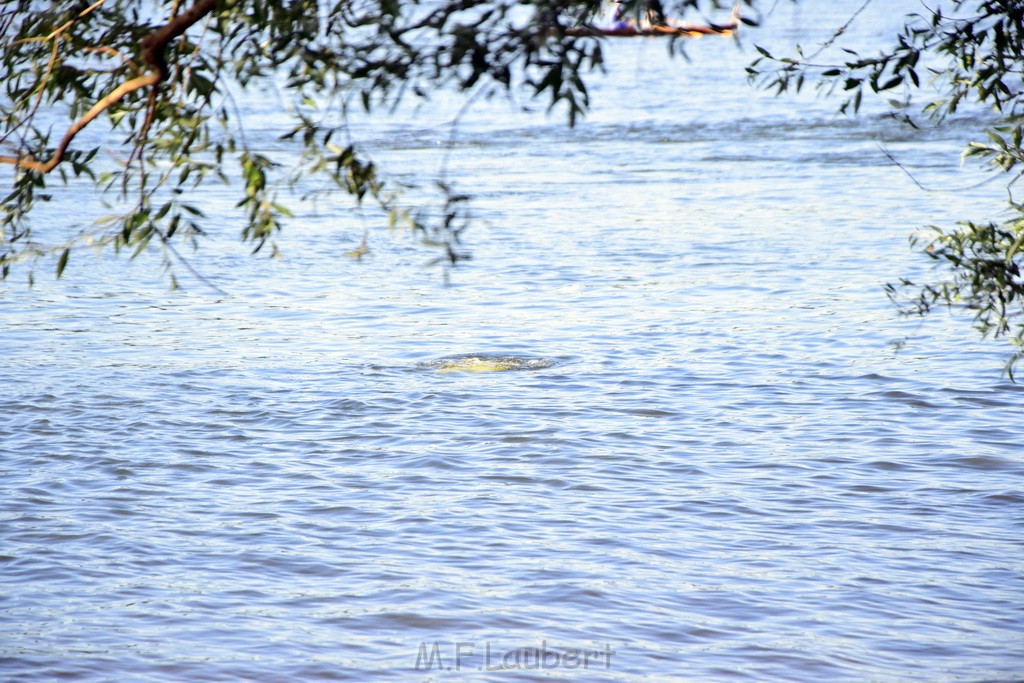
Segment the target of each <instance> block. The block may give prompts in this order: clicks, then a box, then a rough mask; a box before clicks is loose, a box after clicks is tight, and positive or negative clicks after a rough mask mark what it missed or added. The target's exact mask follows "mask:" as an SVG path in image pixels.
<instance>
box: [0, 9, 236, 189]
mask: <svg viewBox="0 0 1024 683" xmlns="http://www.w3.org/2000/svg"><path fill="white" fill-rule="evenodd" d="M96 4H97V5H98V4H99V3H96ZM216 6H217V0H197V2H196V3H195V4H194V5H192V7H190V8H189V9H188V10H187V11H186V12H184V13H182V14H180V15H178V16H176V17H174V19H172V20H171V21H169V22H167V23H166V24H164V25H163V26H161V27H160V28H158V29H157V30H155V31H153V32H152V33H150V34H149V35H147V36H146V37H145V38H143V39H142V61H143V63H144V64H146V65H148V66H149V67H150V69H151V71H150V72H149V73H148V74H145V75H144V76H138V77H136V78H133V79H131V80H129V81H125V82H124V83H122V84H121V85H119V86H117V87H116V88H114V89H113V90H111V91H110V92H109V93H107V95H106V96H105V97H104V98H103V99H101V100H100V101H99V102H97V103H96V104H94V105H93V106H92V108H91V109H89V111H88V112H86V113H85V115H84V116H83V117H82V118H80V119H78V120H77V121H75V123H73V124H72V125H71V127H70V128H68V131H67V133H65V134H64V138H63V139H62V140H61V141H60V144H59V145H57V149H56V150H54V152H53V156H51V157H50V158H49V159H48V160H47V161H39V160H38V159H36V158H35V157H33V156H32V155H30V154H26V155H24V156H21V157H10V156H0V163H5V164H13V165H15V166H17V167H18V168H25V169H28V170H30V171H36V172H37V173H49V172H50V171H52V170H53V169H54V168H56V166H57V164H59V163H60V162H61V161H63V160H64V156H65V154H67V150H68V146H69V145H70V144H71V141H72V140H74V139H75V136H76V135H78V133H79V132H81V130H82V129H83V128H85V127H86V126H88V125H89V124H90V123H92V121H93V120H94V119H95V118H96V117H97V116H99V115H100V114H102V113H103V112H104V111H106V110H107V109H109V108H110V107H111V106H112V105H114V104H116V103H117V102H119V101H120V100H121V99H122V98H123V97H125V95H128V94H129V93H133V92H135V91H136V90H141V89H143V88H149V87H155V86H157V85H159V84H160V83H162V82H164V80H166V79H167V57H166V55H165V54H164V53H165V52H166V50H167V45H168V43H170V42H171V41H172V40H174V39H175V38H177V37H178V36H180V35H182V34H183V33H185V31H187V30H188V29H189V28H190V27H192V26H193V25H194V24H195V23H196V22H198V21H199V20H200V19H202V18H203V17H205V16H206V15H208V14H209V13H210V12H212V11H213V10H214V9H215V8H216Z"/></svg>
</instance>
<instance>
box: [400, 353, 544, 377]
mask: <svg viewBox="0 0 1024 683" xmlns="http://www.w3.org/2000/svg"><path fill="white" fill-rule="evenodd" d="M554 364H555V363H554V361H553V360H551V359H548V358H538V357H536V356H526V355H517V354H504V353H461V354H457V355H454V356H445V357H443V358H438V359H437V360H432V361H427V362H425V363H420V366H421V367H426V368H431V369H433V370H436V371H437V372H442V373H447V372H508V371H512V370H541V369H543V368H550V367H551V366H552V365H554Z"/></svg>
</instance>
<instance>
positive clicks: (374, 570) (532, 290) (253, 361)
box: [0, 3, 1024, 681]
mask: <svg viewBox="0 0 1024 683" xmlns="http://www.w3.org/2000/svg"><path fill="white" fill-rule="evenodd" d="M808 4H809V3H808ZM832 4H833V5H835V7H837V8H838V7H839V6H841V5H842V4H843V3H832ZM781 5H786V6H785V7H781V6H780V9H778V10H777V11H778V15H777V16H776V17H775V18H774V20H775V21H776V22H777V26H778V30H777V32H776V33H774V34H772V33H770V32H768V31H767V30H762V32H761V33H759V34H756V38H755V37H748V38H747V39H746V41H745V48H743V51H738V50H737V48H736V46H735V45H734V44H733V43H732V42H730V41H726V40H715V39H706V40H702V41H699V42H697V43H695V44H694V45H693V46H692V47H691V48H690V56H691V58H692V60H693V61H692V62H691V63H686V62H684V61H681V60H674V61H673V60H669V59H667V58H666V57H665V54H664V45H663V44H660V43H658V42H657V41H651V40H640V41H625V42H621V43H614V44H610V45H609V46H608V47H609V50H608V52H609V55H608V56H609V59H610V61H611V62H612V66H613V69H612V72H611V73H610V74H609V75H608V76H607V77H605V78H601V79H598V81H596V82H595V85H594V92H593V96H594V100H595V102H594V104H595V112H594V114H593V115H592V116H591V117H589V118H588V119H587V120H586V121H584V122H583V123H582V124H580V125H579V126H577V127H576V128H575V129H569V128H566V127H565V126H564V125H562V124H561V122H560V121H559V120H557V119H556V118H554V117H551V118H545V117H544V116H543V115H534V116H526V115H518V114H515V113H514V112H512V111H511V109H512V107H509V106H508V105H505V104H501V103H497V102H484V103H481V104H480V105H479V107H477V108H476V109H474V110H472V111H470V112H469V114H467V115H466V116H465V117H464V120H463V122H462V124H461V125H460V127H459V128H458V129H457V131H456V132H455V139H456V141H457V143H456V145H455V147H454V149H453V150H452V154H451V158H450V159H449V161H448V164H449V173H450V174H452V178H453V180H455V181H456V182H458V184H459V186H460V187H461V188H463V189H466V190H468V191H471V192H473V193H475V195H476V199H475V203H474V207H475V208H474V211H475V214H476V217H477V224H476V226H475V227H474V228H473V229H472V230H471V232H470V233H469V234H468V238H467V245H466V246H467V248H469V249H471V250H472V251H473V254H474V259H473V260H472V261H469V262H467V263H465V264H462V265H460V266H459V267H458V268H457V269H455V270H454V271H452V272H450V273H449V274H448V275H447V277H446V276H445V275H444V273H443V272H442V271H440V270H439V269H437V268H436V267H425V266H423V263H424V262H425V261H426V260H427V259H428V258H429V257H430V255H429V254H427V253H426V252H424V251H423V250H422V249H421V248H420V247H418V246H416V245H415V243H414V242H413V241H412V240H411V239H403V238H401V237H395V236H389V235H387V234H386V233H385V232H384V231H380V232H378V231H376V230H375V229H374V228H376V226H377V222H376V221H377V219H376V218H374V217H372V216H369V217H359V216H353V215H352V213H351V212H350V211H347V210H346V209H345V208H344V206H345V205H344V204H343V203H341V202H340V201H339V202H338V203H337V205H335V204H331V203H330V202H328V201H325V202H322V203H320V204H319V205H317V206H310V207H308V210H307V209H305V208H303V209H302V210H300V211H298V213H297V216H296V218H295V220H294V221H293V222H292V224H291V225H290V226H289V228H288V231H287V232H286V233H285V234H284V235H283V236H282V239H281V248H282V251H283V253H284V255H285V258H283V259H281V260H275V261H268V260H264V259H259V258H255V259H253V258H249V257H247V256H246V255H245V252H244V250H243V249H242V248H239V247H237V246H236V245H234V244H233V240H234V237H235V235H236V234H237V226H236V225H234V224H233V223H232V221H233V220H234V219H233V218H232V215H231V213H230V212H229V211H228V210H227V207H229V206H230V203H231V202H233V200H232V199H231V198H230V197H228V196H227V195H225V196H224V197H223V198H221V197H218V196H216V195H211V196H210V197H209V198H204V199H203V201H204V202H206V204H204V205H205V206H206V207H207V208H208V210H209V211H208V212H209V213H210V214H211V217H212V218H211V219H212V220H213V221H214V223H215V224H218V223H217V222H218V221H219V225H220V227H221V228H222V230H223V236H222V237H219V236H217V235H214V237H213V238H212V239H211V241H210V243H209V244H207V245H206V248H205V250H204V251H203V252H202V254H201V256H200V257H198V258H196V259H195V264H196V265H197V267H198V268H199V269H200V270H201V271H202V272H203V273H204V275H206V276H207V277H208V278H209V279H210V280H211V281H213V282H216V283H217V285H218V286H219V287H221V288H222V289H223V290H224V291H225V292H226V293H225V294H218V293H216V292H214V291H212V290H211V289H210V288H208V287H205V286H203V285H202V284H200V283H198V282H197V281H195V280H194V279H193V278H191V277H190V275H189V274H188V273H187V272H183V273H179V278H180V279H181V280H182V282H183V284H184V285H185V290H184V291H179V292H167V291H166V281H165V280H163V279H161V277H160V275H159V272H158V271H157V265H158V264H157V263H156V261H155V259H154V260H147V259H146V258H142V259H140V260H138V261H135V262H130V263H129V262H125V261H124V260H116V259H113V258H107V257H95V258H94V257H92V256H90V255H88V254H83V255H80V257H78V258H77V259H73V260H72V262H71V265H70V266H69V269H68V271H67V273H66V275H65V278H64V279H63V280H61V281H59V282H54V281H53V280H52V279H51V278H49V277H44V276H42V274H40V275H39V276H37V284H36V286H35V287H34V288H33V289H26V288H25V287H24V286H23V284H22V283H21V281H15V282H9V283H7V284H5V285H3V286H2V289H0V315H2V319H3V332H2V339H3V342H4V351H3V353H2V354H0V381H2V393H0V452H2V460H0V466H2V480H0V481H2V494H0V495H2V497H0V506H2V515H3V516H2V520H3V522H2V530H3V534H2V545H0V596H2V597H0V678H3V679H4V680H12V681H15V680H17V681H38V680H52V679H62V680H87V681H106V680H109V681H130V680H142V681H221V680H251V681H316V680H351V681H371V680H372V681H397V680H414V681H432V680H442V679H443V680H453V681H454V680H516V681H533V680H580V681H598V680H607V681H640V680H651V681H660V680H680V681H719V680H721V681H729V680H757V681H779V680H795V681H825V680H850V681H868V680H871V681H907V680H920V681H987V680H1011V679H1024V654H1022V653H1024V635H1022V634H1024V613H1022V609H1021V608H1022V604H1024V581H1022V579H1024V577H1022V568H1024V547H1022V540H1021V539H1022V538H1024V512H1022V510H1024V508H1022V503H1024V492H1022V483H1024V456H1022V449H1021V446H1020V435H1021V429H1020V428H1021V426H1022V418H1021V407H1022V406H1024V387H1022V386H1021V385H1014V384H1012V383H1010V382H1008V381H1007V380H1006V379H1005V378H1003V377H1002V376H1001V375H1000V370H1001V367H1002V361H1003V356H1002V354H1003V352H1004V349H1003V348H1002V347H1000V346H998V345H991V344H986V345H983V344H980V343H978V342H976V340H975V337H974V336H973V333H972V332H971V330H970V329H969V325H968V324H967V321H965V320H962V319H948V318H946V317H944V316H943V315H941V314H940V315H938V316H936V317H935V319H934V320H929V321H926V322H925V323H923V324H922V323H920V322H918V321H906V320H899V319H897V318H895V317H894V315H893V311H892V309H891V307H890V305H889V304H888V302H887V301H886V299H885V296H884V293H883V291H882V286H883V285H884V283H886V282H888V281H893V280H895V279H897V278H898V277H900V276H904V275H920V274H921V273H922V269H923V267H924V266H926V265H927V264H923V263H921V262H920V261H919V260H918V259H917V258H916V257H914V256H913V255H912V254H911V253H910V251H909V250H908V248H907V245H906V237H907V235H908V234H909V233H910V232H911V230H913V229H914V228H916V227H917V226H920V225H923V224H926V223H946V224H948V223H949V222H951V221H952V220H955V219H958V218H967V217H974V218H984V217H986V216H991V215H994V213H995V212H997V211H998V210H999V206H1000V201H1001V199H1002V196H1001V191H1000V189H999V187H998V183H996V184H994V185H992V186H982V187H980V188H974V189H966V188H969V187H970V186H971V185H973V184H974V183H975V182H976V181H977V180H978V175H976V174H974V173H972V172H971V171H970V170H968V169H961V168H960V167H959V160H958V157H957V154H958V150H959V148H960V147H961V145H962V144H963V143H964V142H965V140H966V139H968V137H969V136H970V134H971V132H972V131H973V130H974V129H975V128H976V127H977V126H978V121H970V120H968V121H962V122H953V123H952V124H951V125H950V126H948V127H946V128H944V129H942V130H940V131H935V130H925V131H922V132H920V133H913V132H908V131H907V130H905V129H902V128H900V127H899V126H898V125H897V124H896V123H894V122H892V121H891V120H890V119H887V118H885V117H884V116H883V115H881V114H880V113H873V112H872V110H871V107H868V111H866V112H865V114H864V115H863V116H862V117H860V118H857V119H846V118H841V117H837V116H836V115H835V114H834V109H835V106H836V102H835V101H834V100H828V101H822V100H817V99H815V98H813V97H801V98H790V99H774V98H772V97H770V96H769V95H766V94H764V93H759V92H757V91H755V90H753V89H751V88H749V87H748V86H747V85H746V83H745V81H744V75H743V72H742V66H743V64H744V63H745V62H746V61H747V60H749V59H750V58H751V52H752V50H751V49H750V43H751V42H754V41H755V40H756V41H757V42H768V43H773V41H774V43H773V44H785V42H786V41H789V42H790V43H792V42H793V41H794V40H795V39H796V38H795V37H799V36H805V37H806V39H807V40H808V41H813V40H815V39H817V40H820V39H821V37H822V36H826V35H827V33H822V32H821V30H819V29H827V28H828V27H834V26H836V25H838V24H839V23H841V22H842V19H843V16H842V10H835V11H829V10H828V9H827V8H828V5H829V3H822V4H821V6H824V7H825V9H820V8H819V10H816V11H818V12H823V14H815V13H814V12H813V11H812V10H811V9H810V8H807V7H805V8H804V10H803V11H802V12H794V11H793V10H792V8H790V7H789V5H788V3H781ZM883 19H884V17H883V18H879V17H877V16H876V17H874V18H872V17H868V16H865V18H864V21H867V22H869V23H868V25H867V26H868V27H867V28H865V29H864V31H865V35H869V36H873V35H878V34H879V32H880V31H881V28H882V27H884V24H885V22H884V21H883ZM871 21H874V22H876V23H875V24H871V23H870V22H871ZM815 36H817V38H815ZM851 36H852V37H851V39H852V40H857V39H858V37H857V36H858V34H857V33H856V31H855V30H854V29H851ZM861 37H863V36H861ZM443 120H444V117H443V116H442V114H441V113H438V112H437V111H436V110H432V109H430V108H427V109H425V110H424V111H422V112H420V113H418V114H416V115H415V116H409V117H407V118H404V119H395V120H392V121H389V122H379V123H374V124H372V125H371V124H367V131H366V132H367V134H368V135H369V139H370V140H371V146H372V147H373V148H374V149H375V150H376V153H377V154H378V155H379V157H380V158H381V159H382V160H384V161H385V162H387V163H388V164H391V165H392V168H393V169H394V171H395V172H396V173H399V174H402V173H413V172H425V173H432V172H436V171H437V169H438V168H439V165H440V164H441V163H442V157H443V143H444V141H446V140H447V139H448V138H449V137H450V136H451V135H452V132H451V130H450V129H449V128H448V127H446V126H444V125H441V124H440V123H438V121H443ZM375 126H376V127H375ZM266 139H267V140H268V143H267V144H271V143H270V142H269V141H270V140H272V138H271V137H270V136H269V134H268V136H267V137H266ZM880 145H881V146H884V148H885V149H886V150H888V151H890V152H891V153H893V154H894V155H895V156H896V157H897V158H899V159H900V160H901V162H902V163H904V165H905V166H906V167H907V168H908V169H911V170H912V171H913V172H914V174H915V176H916V177H917V179H918V180H919V181H920V182H921V183H922V184H923V185H925V186H926V187H928V188H929V190H931V191H929V192H925V191H922V190H921V189H919V188H918V187H917V186H915V185H914V184H913V182H911V181H910V180H909V179H908V178H907V177H906V175H905V174H904V173H903V172H902V171H901V170H899V169H898V168H896V167H894V166H893V165H892V164H891V163H890V162H889V161H888V159H887V158H886V156H885V155H884V154H883V152H882V151H881V149H880ZM62 201H65V202H67V201H78V202H82V203H84V201H85V200H84V199H82V198H79V199H77V200H76V199H75V198H74V197H72V198H71V199H65V200H62ZM221 209H223V210H222V211H221ZM367 229H369V230H370V236H369V246H370V249H371V252H370V254H369V255H368V256H366V257H365V258H363V259H362V260H360V261H354V260H352V259H350V258H347V257H346V256H345V253H346V252H347V251H350V250H351V249H353V248H354V247H355V246H356V245H358V244H359V241H360V239H361V238H362V235H363V232H364V231H365V230H367ZM903 341H906V345H905V347H904V348H902V349H899V348H898V347H900V345H901V344H900V343H901V342H903ZM451 357H455V358H457V359H461V362H463V363H465V362H467V361H466V359H467V358H475V359H477V361H479V362H484V361H494V359H499V360H500V359H509V358H511V359H517V360H518V361H519V362H520V365H517V366H516V367H514V368H512V369H515V370H516V371H514V372H507V371H502V370H504V369H508V368H490V367H488V368H480V367H477V368H476V369H477V370H481V369H484V370H497V371H465V372H463V371H447V372H442V371H439V370H442V369H444V368H445V366H444V364H443V363H439V360H438V359H442V358H451ZM481 359H482V360H481ZM538 649H539V650H540V652H541V659H540V662H539V668H538V661H537V650H538ZM449 668H450V669H451V670H450V671H449V670H448V669H449Z"/></svg>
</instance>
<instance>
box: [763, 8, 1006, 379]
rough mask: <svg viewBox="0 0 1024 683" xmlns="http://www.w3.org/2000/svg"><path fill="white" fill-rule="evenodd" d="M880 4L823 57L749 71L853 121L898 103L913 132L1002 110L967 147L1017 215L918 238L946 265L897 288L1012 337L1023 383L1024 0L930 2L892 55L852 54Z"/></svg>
mask: <svg viewBox="0 0 1024 683" xmlns="http://www.w3.org/2000/svg"><path fill="white" fill-rule="evenodd" d="M868 4H871V0H868V1H867V2H864V3H862V4H859V5H851V17H850V22H847V24H845V25H843V26H841V27H839V28H838V29H837V30H836V32H835V34H834V35H833V36H832V39H831V40H828V41H827V42H825V43H824V44H822V45H820V46H818V47H817V48H816V49H815V50H814V51H813V52H810V53H805V51H804V50H803V49H802V48H801V47H799V46H797V47H796V48H795V54H793V55H791V56H777V55H773V54H771V53H770V52H769V51H768V50H765V49H763V48H758V50H759V53H760V56H759V57H758V58H757V60H756V61H754V62H753V63H752V64H751V65H750V67H749V68H748V73H749V75H750V78H751V80H752V81H754V82H756V83H758V84H759V85H761V86H762V87H765V88H768V89H773V90H775V91H776V92H777V93H784V92H787V91H800V90H801V89H802V88H804V87H805V84H806V83H812V84H814V85H815V86H816V87H817V88H819V89H821V90H823V91H825V92H828V93H837V92H838V93H841V94H842V96H843V101H842V103H841V105H840V110H841V111H844V112H848V113H851V114H854V113H856V112H857V111H858V110H859V109H860V106H861V103H862V101H863V98H864V96H865V93H868V94H871V95H874V94H881V95H888V96H891V97H892V98H893V99H892V100H891V104H892V106H893V108H894V112H895V115H897V116H898V117H899V118H902V119H903V120H904V121H905V122H906V123H907V124H909V125H912V126H916V125H918V124H917V123H915V118H917V119H918V120H921V118H920V117H927V118H930V119H932V120H934V121H936V122H938V123H941V121H942V120H943V119H945V118H946V117H949V116H952V115H953V114H956V113H957V112H958V111H961V110H962V109H967V108H971V107H973V108H979V107H980V108H983V109H985V110H988V111H990V112H992V119H993V120H994V123H993V125H992V126H991V127H990V128H988V129H986V130H983V131H979V133H980V134H981V136H983V137H982V138H981V139H980V140H978V141H974V142H971V143H970V144H969V145H968V146H967V148H966V149H965V151H964V157H965V158H973V159H979V160H981V161H982V162H983V164H985V165H987V166H988V167H989V168H990V169H992V170H993V171H994V172H996V173H1000V174H1003V175H1004V177H1005V179H1006V185H1007V189H1008V194H1009V197H1008V206H1007V209H1008V210H1007V214H1006V217H1005V218H1004V219H1001V220H998V221H994V222H984V223H975V222H972V221H962V222H960V223H957V224H956V225H955V226H952V227H948V228H940V227H932V228H929V229H928V230H927V231H924V232H922V233H920V234H916V235H914V236H912V237H911V244H912V246H913V247H914V248H917V249H920V250H921V251H922V253H923V254H925V255H926V256H927V257H928V258H929V259H932V260H933V261H934V262H935V263H936V266H937V268H936V270H935V271H934V278H935V279H934V280H933V281H930V282H924V283H921V282H915V281H912V280H909V279H903V280H901V281H900V282H899V283H895V284H890V285H889V286H888V287H887V290H888V293H889V296H890V298H891V299H892V300H893V301H894V302H895V303H896V304H897V305H898V306H899V307H900V310H901V312H902V313H904V314H905V315H919V316H920V315H926V314H928V313H930V312H932V311H933V310H934V309H935V308H936V307H944V308H953V309H963V310H966V311H968V312H969V313H970V314H972V315H973V316H974V320H975V326H976V327H977V328H978V330H979V331H980V332H981V333H982V334H983V335H984V336H991V337H993V338H1005V339H1008V340H1009V341H1010V342H1011V343H1012V344H1013V345H1014V347H1015V351H1014V353H1013V355H1012V356H1011V358H1010V360H1009V361H1008V363H1007V367H1006V369H1007V372H1008V373H1009V375H1010V377H1011V378H1012V377H1013V368H1014V365H1015V364H1016V363H1017V362H1018V361H1019V360H1020V359H1021V358H1022V357H1024V279H1022V277H1021V267H1022V265H1024V252H1022V249H1021V246H1022V243H1024V203H1021V202H1018V201H1016V200H1015V199H1014V195H1013V187H1014V184H1015V183H1016V181H1017V180H1018V179H1019V178H1020V176H1021V173H1022V171H1024V165H1021V162H1022V161H1024V148H1022V147H1021V142H1022V139H1024V116H1022V115H1024V88H1022V87H1021V86H1022V73H1024V72H1022V70H1024V0H945V1H940V2H933V3H922V4H921V7H920V11H919V12H916V13H913V14H910V15H908V16H906V17H905V18H904V19H903V21H902V22H901V23H902V28H901V30H900V31H899V32H898V33H897V34H896V35H895V36H894V37H893V38H892V39H888V38H885V37H883V38H882V39H881V40H880V43H882V45H881V47H882V48H883V49H882V50H881V51H880V52H878V53H877V54H872V55H863V54H859V53H857V52H855V51H853V50H850V49H848V48H846V47H843V45H842V40H841V39H842V35H843V33H844V32H845V31H846V30H847V29H848V28H849V25H850V23H852V22H853V21H855V20H856V18H857V14H859V13H860V12H861V11H863V9H864V8H865V7H866V6H867V5H868Z"/></svg>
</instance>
